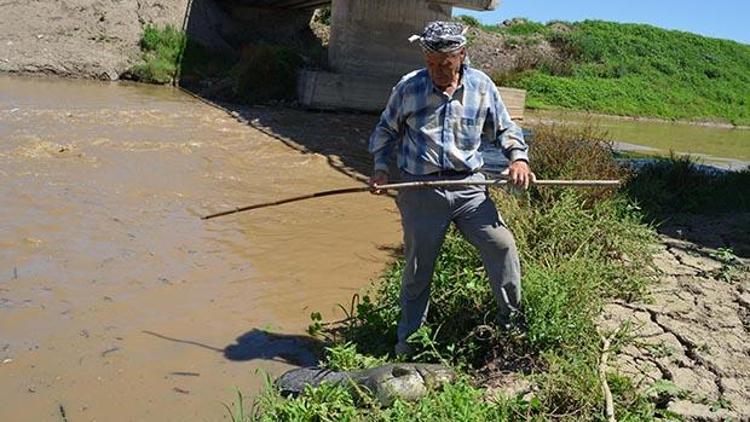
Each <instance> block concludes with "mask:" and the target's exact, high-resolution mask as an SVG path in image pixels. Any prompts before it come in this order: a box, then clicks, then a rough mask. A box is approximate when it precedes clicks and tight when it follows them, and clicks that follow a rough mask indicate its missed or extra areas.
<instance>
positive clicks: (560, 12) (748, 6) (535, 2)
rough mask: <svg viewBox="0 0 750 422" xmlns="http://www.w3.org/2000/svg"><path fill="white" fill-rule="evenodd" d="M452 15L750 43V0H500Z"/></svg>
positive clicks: (483, 20) (490, 21)
mask: <svg viewBox="0 0 750 422" xmlns="http://www.w3.org/2000/svg"><path fill="white" fill-rule="evenodd" d="M453 14H454V15H471V16H475V17H476V18H478V19H479V20H480V21H481V22H482V23H485V24H494V23H498V22H502V21H503V20H505V19H508V18H512V17H518V16H522V17H526V18H529V19H531V20H534V21H538V22H547V21H550V20H557V19H559V20H566V21H581V20H584V19H600V20H607V21H614V22H634V23H647V24H650V25H654V26H659V27H661V28H667V29H679V30H681V31H688V32H695V33H697V34H702V35H706V36H709V37H714V38H725V39H731V40H735V41H739V42H742V43H745V44H750V0H711V1H700V0H682V1H678V0H568V1H562V0H500V7H498V9H497V10H495V11H492V12H473V11H469V10H464V9H458V8H455V9H454V12H453Z"/></svg>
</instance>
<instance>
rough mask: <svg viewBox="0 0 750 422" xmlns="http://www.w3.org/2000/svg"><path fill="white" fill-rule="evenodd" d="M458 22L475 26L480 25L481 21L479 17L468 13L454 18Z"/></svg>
mask: <svg viewBox="0 0 750 422" xmlns="http://www.w3.org/2000/svg"><path fill="white" fill-rule="evenodd" d="M456 19H457V20H458V21H459V22H461V23H463V24H464V25H466V26H469V27H472V28H477V27H480V26H482V23H481V22H479V19H477V18H475V17H474V16H469V15H461V16H458V17H457V18H456Z"/></svg>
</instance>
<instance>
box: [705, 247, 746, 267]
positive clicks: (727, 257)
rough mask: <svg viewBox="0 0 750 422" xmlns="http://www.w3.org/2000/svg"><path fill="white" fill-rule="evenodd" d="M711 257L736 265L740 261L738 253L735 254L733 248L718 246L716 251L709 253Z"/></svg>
mask: <svg viewBox="0 0 750 422" xmlns="http://www.w3.org/2000/svg"><path fill="white" fill-rule="evenodd" d="M709 255H710V256H711V258H714V259H716V260H718V261H721V262H723V263H724V264H729V265H734V264H738V263H739V262H740V259H739V258H738V257H737V255H735V254H734V250H733V249H732V248H718V249H716V251H714V252H711V253H710V254H709Z"/></svg>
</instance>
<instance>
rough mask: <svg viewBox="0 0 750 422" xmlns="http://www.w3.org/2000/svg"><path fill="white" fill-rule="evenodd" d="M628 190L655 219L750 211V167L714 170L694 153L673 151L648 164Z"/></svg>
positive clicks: (632, 181) (633, 180)
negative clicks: (699, 161)
mask: <svg viewBox="0 0 750 422" xmlns="http://www.w3.org/2000/svg"><path fill="white" fill-rule="evenodd" d="M627 191H628V193H629V194H630V195H631V197H632V198H633V199H634V200H636V201H637V202H638V203H639V204H640V206H641V207H643V209H644V211H646V212H647V214H648V215H649V216H650V217H651V218H653V219H662V218H665V217H668V216H669V215H670V214H674V213H684V212H689V213H697V214H719V213H736V212H750V169H745V170H743V171H738V172H727V173H720V174H710V173H707V171H706V170H702V169H700V168H699V166H698V164H697V163H696V162H695V161H694V160H693V159H691V158H690V157H685V156H684V157H676V156H674V155H673V156H671V157H670V158H668V159H662V160H657V161H655V162H653V163H651V164H647V165H646V166H645V167H644V168H642V169H641V170H640V171H639V172H638V173H637V174H636V176H635V177H634V178H633V179H632V180H631V182H630V183H629V184H628V186H627Z"/></svg>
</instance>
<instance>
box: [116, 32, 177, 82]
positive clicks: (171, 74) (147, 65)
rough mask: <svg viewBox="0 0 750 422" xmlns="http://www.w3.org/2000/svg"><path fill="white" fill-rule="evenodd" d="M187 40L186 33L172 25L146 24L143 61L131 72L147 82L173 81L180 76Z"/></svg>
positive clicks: (142, 42)
mask: <svg viewBox="0 0 750 422" xmlns="http://www.w3.org/2000/svg"><path fill="white" fill-rule="evenodd" d="M186 42H187V37H186V36H185V33H184V32H183V31H181V30H179V29H177V28H175V27H174V26H172V25H167V26H165V27H163V28H157V27H156V26H153V25H146V27H145V28H144V29H143V36H142V37H141V51H142V56H141V60H142V62H141V63H139V64H137V65H135V66H133V68H132V69H131V70H130V72H129V73H130V74H131V75H132V77H133V78H134V79H137V80H139V81H143V82H147V83H157V84H168V83H172V81H174V80H175V78H176V77H177V76H178V75H177V72H178V71H179V64H180V61H181V60H182V55H183V52H184V51H185V45H186Z"/></svg>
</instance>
